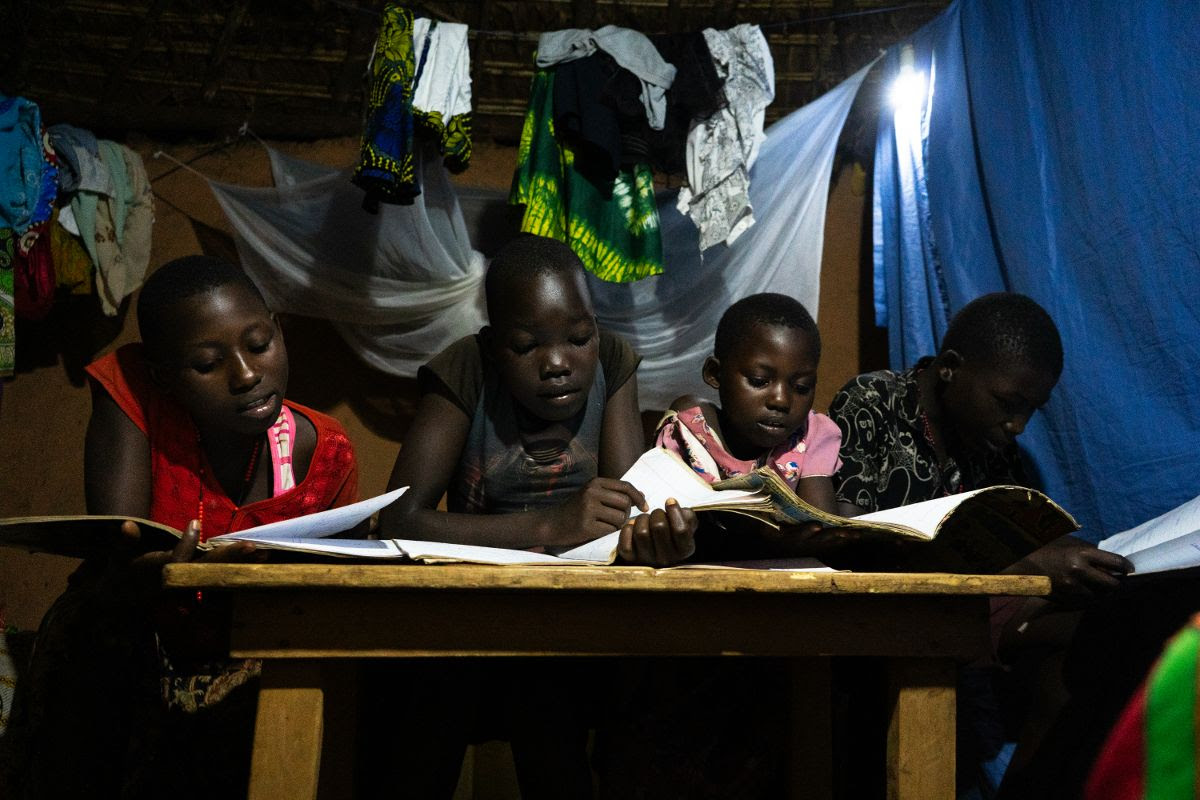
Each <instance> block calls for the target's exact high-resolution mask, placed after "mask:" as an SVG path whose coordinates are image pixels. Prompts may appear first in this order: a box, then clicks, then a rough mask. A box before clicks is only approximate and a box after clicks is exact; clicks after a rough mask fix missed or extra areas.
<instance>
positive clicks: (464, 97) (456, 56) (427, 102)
mask: <svg viewBox="0 0 1200 800" xmlns="http://www.w3.org/2000/svg"><path fill="white" fill-rule="evenodd" d="M426 40H428V42H429V45H428V46H429V51H428V54H427V55H426V56H425V67H424V68H423V69H420V70H418V73H419V74H418V75H417V77H416V79H415V83H416V88H415V89H414V91H413V98H412V107H413V116H414V117H415V119H416V122H417V125H418V126H420V127H421V128H422V129H423V131H424V132H428V135H429V136H430V138H432V139H434V140H436V141H437V142H438V149H439V150H440V151H441V153H442V157H443V159H444V163H445V165H446V168H447V169H448V170H450V171H451V172H462V171H463V170H464V169H466V168H467V164H468V163H469V162H470V160H471V55H470V50H469V49H468V48H467V26H466V25H462V24H459V23H454V22H438V21H436V20H428V19H425V18H423V17H421V18H418V19H416V20H415V21H414V22H413V45H414V47H415V48H416V49H417V51H418V52H419V51H421V50H422V49H423V48H424V46H425V45H424V42H425V41H426Z"/></svg>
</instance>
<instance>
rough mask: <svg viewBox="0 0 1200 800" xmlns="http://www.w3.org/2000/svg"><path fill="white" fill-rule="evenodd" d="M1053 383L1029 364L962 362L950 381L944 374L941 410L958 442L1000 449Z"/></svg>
mask: <svg viewBox="0 0 1200 800" xmlns="http://www.w3.org/2000/svg"><path fill="white" fill-rule="evenodd" d="M943 376H944V373H943ZM1057 382H1058V379H1057V378H1056V377H1054V376H1053V375H1051V374H1049V373H1048V372H1046V371H1045V370H1041V369H1038V368H1037V367H1033V366H1030V365H1028V364H1021V363H1005V364H990V363H986V362H974V363H972V362H971V361H967V360H961V361H960V362H959V364H958V366H957V367H956V368H953V369H952V372H951V376H950V380H948V381H946V380H944V378H943V385H944V387H945V388H944V389H943V391H942V398H941V402H942V408H943V410H944V411H945V414H946V417H947V418H948V419H949V422H950V424H951V426H952V428H953V430H954V433H955V435H956V436H957V438H958V440H959V441H960V442H961V443H962V444H963V445H965V446H966V447H969V448H971V449H972V450H976V451H980V452H999V451H1001V450H1004V449H1005V448H1007V447H1009V446H1011V445H1012V444H1013V443H1014V442H1015V441H1016V438H1017V436H1019V435H1020V434H1021V433H1022V432H1023V431H1024V430H1025V426H1026V424H1028V422H1029V419H1030V417H1032V416H1033V413H1034V412H1035V411H1037V410H1038V409H1039V408H1041V407H1042V406H1043V405H1045V404H1046V401H1047V400H1049V399H1050V391H1051V390H1052V389H1053V388H1054V384H1056V383H1057Z"/></svg>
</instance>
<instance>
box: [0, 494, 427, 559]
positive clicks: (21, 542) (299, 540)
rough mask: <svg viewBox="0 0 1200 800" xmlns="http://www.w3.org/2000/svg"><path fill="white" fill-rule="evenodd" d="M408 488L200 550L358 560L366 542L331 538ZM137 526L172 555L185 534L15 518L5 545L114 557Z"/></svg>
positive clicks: (79, 520)
mask: <svg viewBox="0 0 1200 800" xmlns="http://www.w3.org/2000/svg"><path fill="white" fill-rule="evenodd" d="M405 489H407V487H403V488H400V489H396V490H394V491H391V492H388V493H386V494H381V495H379V496H377V497H372V498H370V499H367V500H362V501H360V502H358V503H353V504H351V505H348V506H341V507H340V508H331V509H328V510H326V511H319V512H317V513H315V514H306V515H304V516H302V517H296V518H294V519H288V520H283V521H280V522H272V523H269V524H267V525H259V526H258V527H256V528H247V529H246V530H244V531H238V532H237V533H227V534H225V535H223V536H218V537H215V538H213V539H210V540H208V541H207V542H205V543H203V544H200V545H198V548H199V549H201V550H208V549H211V548H213V547H220V546H222V545H227V544H230V543H232V542H237V541H248V542H254V544H255V546H256V547H262V548H266V549H274V550H294V551H298V552H305V553H326V554H329V555H341V556H352V555H356V553H355V552H354V548H355V546H356V545H358V544H359V543H360V542H361V543H363V544H368V545H369V544H372V543H371V542H368V541H366V540H362V539H331V538H328V537H331V536H334V535H335V534H338V533H342V532H344V531H348V530H350V529H351V528H353V527H355V526H356V525H358V524H359V523H361V522H363V521H364V520H366V519H368V518H369V517H370V516H371V515H372V514H374V513H375V512H376V511H378V510H379V509H381V508H383V507H384V506H386V505H388V504H390V503H392V502H393V501H394V500H396V498H398V497H399V496H400V495H402V494H404V492H405ZM127 520H132V521H133V522H136V523H137V524H138V527H139V528H140V529H141V540H140V547H141V548H142V549H143V550H145V551H146V552H149V551H151V550H169V549H171V548H172V547H174V546H175V543H176V542H177V541H178V540H179V537H180V536H182V535H183V532H182V531H178V530H175V529H174V528H172V527H170V526H169V525H163V524H162V523H159V522H152V521H150V520H148V519H137V518H131V517H121V516H87V515H83V516H60V517H12V518H10V519H0V545H3V546H5V547H16V548H20V549H22V550H28V551H30V552H33V553H54V554H56V555H62V556H72V557H74V558H89V557H91V556H99V555H104V554H106V553H108V552H109V551H110V550H111V548H112V545H113V542H114V541H116V536H117V532H118V530H119V529H120V526H121V523H123V522H125V521H127Z"/></svg>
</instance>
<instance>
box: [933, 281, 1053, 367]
mask: <svg viewBox="0 0 1200 800" xmlns="http://www.w3.org/2000/svg"><path fill="white" fill-rule="evenodd" d="M947 350H956V351H957V352H958V353H959V355H961V356H963V358H964V359H967V360H977V361H980V362H983V363H986V364H993V365H1006V364H1020V365H1022V366H1029V367H1033V368H1034V369H1036V370H1038V371H1044V372H1046V373H1047V374H1049V375H1052V376H1054V377H1055V378H1057V377H1058V376H1059V375H1061V374H1062V368H1063V349H1062V338H1061V337H1060V336H1059V334H1058V326H1056V325H1055V324H1054V320H1053V319H1051V318H1050V315H1049V314H1048V313H1046V309H1044V308H1042V307H1041V306H1040V305H1038V304H1037V302H1036V301H1034V300H1033V298H1030V297H1026V296H1025V295H1023V294H1016V293H1015V292H994V293H992V294H985V295H983V296H982V297H977V298H976V299H974V300H972V301H971V302H969V303H967V304H966V305H965V306H963V307H962V310H961V311H959V312H958V313H957V314H955V315H954V319H952V320H950V327H949V328H947V330H946V335H945V336H944V337H943V338H942V347H941V349H940V350H939V351H938V352H939V353H944V352H946V351H947Z"/></svg>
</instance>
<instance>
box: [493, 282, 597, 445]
mask: <svg viewBox="0 0 1200 800" xmlns="http://www.w3.org/2000/svg"><path fill="white" fill-rule="evenodd" d="M514 294H516V296H514V297H509V298H505V301H506V302H505V304H504V309H505V310H504V313H503V316H502V317H501V318H500V319H496V320H492V321H491V322H492V324H491V326H490V327H489V329H488V331H489V332H488V335H487V340H488V344H489V347H488V350H489V352H490V353H491V355H492V358H493V359H494V361H495V364H496V367H497V369H498V370H499V372H500V377H501V379H502V380H503V381H504V385H505V387H506V388H507V389H508V391H509V392H510V393H511V394H512V396H513V399H514V400H516V402H517V405H519V406H520V407H521V408H523V409H525V411H527V412H529V413H530V414H531V415H533V417H535V418H536V419H540V420H543V421H546V422H562V421H565V420H568V419H571V418H572V417H574V416H575V415H576V414H578V413H579V412H580V411H582V410H583V408H584V406H585V405H586V404H587V399H588V393H589V391H590V390H591V388H592V379H593V378H594V377H595V375H596V365H597V363H598V362H599V360H600V334H599V332H598V331H597V329H596V318H595V315H594V314H593V312H592V306H591V303H590V301H589V298H588V294H587V284H585V283H584V280H583V275H582V273H580V274H578V275H560V274H536V273H535V274H534V275H533V276H531V278H530V280H529V282H528V283H527V284H526V285H524V286H522V287H521V291H520V292H519V293H514Z"/></svg>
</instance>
